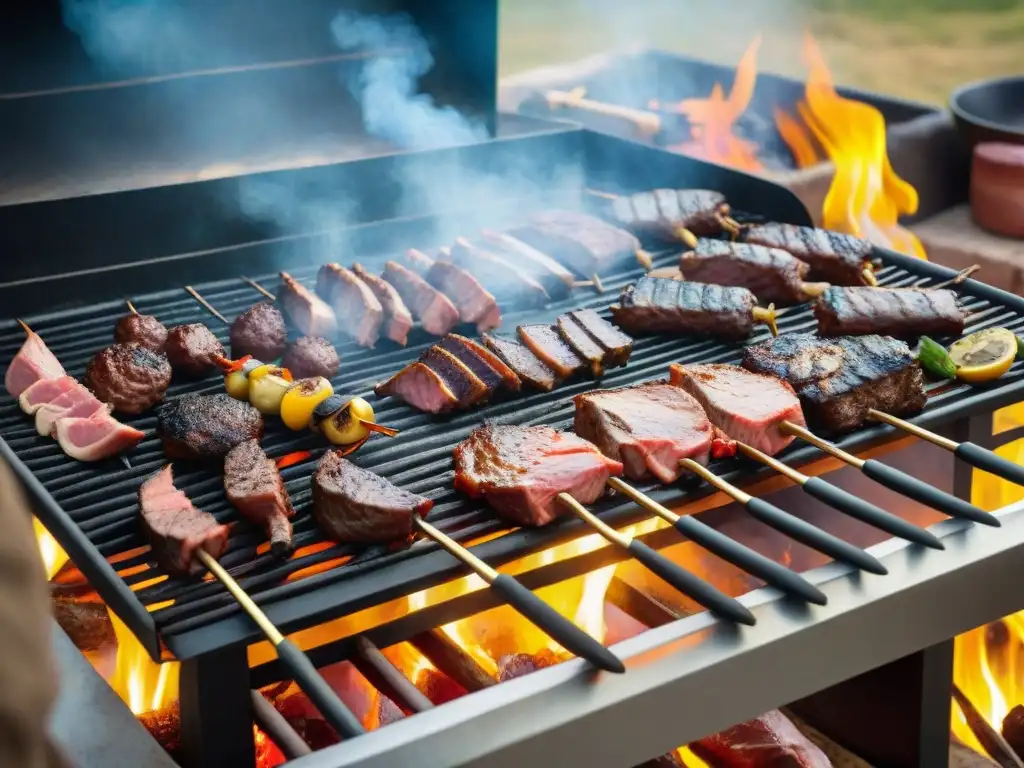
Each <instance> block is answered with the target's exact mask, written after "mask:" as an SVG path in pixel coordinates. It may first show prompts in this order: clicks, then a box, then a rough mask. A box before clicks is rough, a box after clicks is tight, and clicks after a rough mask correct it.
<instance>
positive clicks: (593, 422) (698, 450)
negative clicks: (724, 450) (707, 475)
mask: <svg viewBox="0 0 1024 768" xmlns="http://www.w3.org/2000/svg"><path fill="white" fill-rule="evenodd" d="M573 401H574V402H575V403H576V418H575V421H574V422H573V430H574V431H575V432H576V434H577V435H579V436H580V437H583V438H586V439H587V440H590V441H591V442H593V443H594V444H595V445H597V447H598V448H600V449H601V452H602V453H603V454H604V455H605V456H608V457H610V458H612V459H615V460H616V461H621V462H622V465H623V467H625V471H626V475H627V476H628V477H631V478H633V479H634V480H640V479H642V478H646V477H650V476H651V475H654V477H656V478H657V479H658V480H659V481H660V482H662V483H671V482H674V481H675V480H677V479H678V478H679V476H680V475H681V474H682V473H683V467H682V466H681V465H680V464H679V461H680V460H681V459H693V460H694V461H697V462H700V463H701V464H707V463H708V456H709V454H710V452H711V441H712V439H713V438H714V430H713V429H712V428H711V422H710V421H708V417H707V416H706V415H705V413H704V410H703V409H702V408H701V407H700V404H699V403H698V402H697V401H696V400H695V399H694V398H692V397H690V395H688V394H686V392H684V391H683V390H681V389H679V387H674V386H672V385H671V384H667V383H665V382H650V383H647V384H638V385H636V386H632V387H623V388H621V389H607V390H595V391H593V392H584V393H582V394H579V395H576V397H575V398H573Z"/></svg>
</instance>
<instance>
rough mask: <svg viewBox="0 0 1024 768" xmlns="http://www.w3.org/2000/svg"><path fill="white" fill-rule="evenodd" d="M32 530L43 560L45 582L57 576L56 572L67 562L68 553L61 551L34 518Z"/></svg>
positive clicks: (58, 545)
mask: <svg viewBox="0 0 1024 768" xmlns="http://www.w3.org/2000/svg"><path fill="white" fill-rule="evenodd" d="M32 528H33V529H34V530H35V534H36V541H37V542H38V543H39V554H40V555H42V558H43V568H44V569H45V570H46V580H47V581H49V580H50V579H52V578H53V577H54V576H56V575H57V571H59V570H60V569H61V567H62V566H63V565H64V563H66V562H67V561H68V553H67V552H65V551H64V550H63V548H62V547H61V546H60V544H58V543H57V540H56V539H55V538H53V536H52V535H51V534H50V532H49V531H48V530H46V528H44V527H43V524H42V523H40V522H39V520H37V519H36V518H34V517H33V518H32Z"/></svg>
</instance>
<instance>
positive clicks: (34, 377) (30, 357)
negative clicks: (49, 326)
mask: <svg viewBox="0 0 1024 768" xmlns="http://www.w3.org/2000/svg"><path fill="white" fill-rule="evenodd" d="M25 332H26V333H27V334H28V338H27V339H25V343H24V344H22V345H21V349H19V350H18V354H16V355H15V356H14V359H13V360H11V364H10V365H8V366H7V372H6V373H5V374H4V387H5V388H6V389H7V392H8V393H9V394H10V396H11V397H21V393H22V392H24V391H25V390H26V389H28V388H29V387H30V386H32V385H33V384H35V383H36V382H37V381H39V380H40V379H59V378H60V377H61V376H65V375H66V374H65V371H64V366H62V365H61V364H60V360H58V359H57V358H56V357H55V356H54V354H53V352H51V351H50V349H49V347H47V346H46V344H45V343H43V340H42V339H41V338H40V337H39V334H37V333H34V332H33V331H30V330H28V329H27V328H26V331H25Z"/></svg>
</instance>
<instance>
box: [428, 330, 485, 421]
mask: <svg viewBox="0 0 1024 768" xmlns="http://www.w3.org/2000/svg"><path fill="white" fill-rule="evenodd" d="M420 362H422V363H423V364H424V365H426V366H428V367H429V368H430V369H431V370H432V371H434V373H436V374H437V375H438V376H440V377H441V378H442V379H443V380H444V383H445V384H447V385H448V389H450V390H451V391H452V394H454V395H455V399H456V400H458V401H459V407H460V408H469V407H470V406H472V405H475V404H476V403H478V402H480V401H481V400H483V399H484V398H485V397H487V396H488V395H490V393H491V390H490V389H489V388H488V386H487V384H485V383H484V382H483V381H482V380H481V379H480V377H479V376H477V375H476V374H475V373H473V371H472V369H470V367H469V366H467V365H466V364H465V363H463V362H462V361H461V360H459V358H457V357H456V356H455V355H453V354H452V353H451V352H448V351H447V350H445V349H443V348H442V347H440V346H438V345H434V346H432V347H430V348H429V349H428V350H427V351H426V352H424V353H423V354H422V355H421V356H420Z"/></svg>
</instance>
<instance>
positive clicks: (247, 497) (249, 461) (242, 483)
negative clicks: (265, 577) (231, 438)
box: [224, 440, 295, 557]
mask: <svg viewBox="0 0 1024 768" xmlns="http://www.w3.org/2000/svg"><path fill="white" fill-rule="evenodd" d="M224 493H225V495H226V496H227V497H228V501H229V502H231V505H232V506H233V507H234V508H235V509H237V510H238V511H239V512H241V513H242V515H243V516H245V518H246V519H247V520H248V521H249V522H251V523H252V524H253V525H258V526H260V527H261V528H263V529H264V530H265V531H266V532H267V538H268V539H270V551H271V552H272V553H273V554H274V556H276V557H284V556H285V555H287V554H288V553H289V552H291V550H292V524H291V522H290V518H292V517H294V516H295V510H294V509H293V508H292V502H291V499H290V498H288V491H287V490H285V487H284V482H283V481H282V480H281V473H280V472H279V471H278V469H277V465H276V464H275V463H274V460H273V459H269V458H267V454H265V453H264V452H263V449H262V448H261V447H260V443H259V440H246V441H245V442H244V443H239V444H238V445H236V446H235V447H234V448H232V449H231V450H230V451H228V453H227V456H225V457H224Z"/></svg>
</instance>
